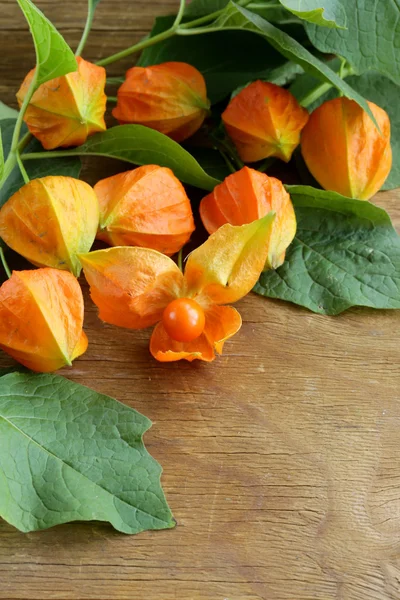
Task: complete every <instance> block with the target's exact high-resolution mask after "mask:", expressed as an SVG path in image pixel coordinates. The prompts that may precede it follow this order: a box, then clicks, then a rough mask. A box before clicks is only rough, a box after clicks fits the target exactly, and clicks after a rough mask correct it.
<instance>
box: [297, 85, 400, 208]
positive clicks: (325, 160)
mask: <svg viewBox="0 0 400 600" xmlns="http://www.w3.org/2000/svg"><path fill="white" fill-rule="evenodd" d="M368 106H369V107H370V109H371V111H372V113H373V115H374V117H375V119H376V121H377V123H378V126H379V129H380V131H379V130H378V129H377V127H376V126H375V124H374V123H373V121H372V119H371V118H370V117H369V115H368V114H367V113H366V112H365V111H364V110H363V109H362V108H361V106H359V105H358V104H357V103H356V102H354V100H349V99H348V98H345V97H341V98H335V99H333V100H328V101H327V102H324V103H323V104H321V106H319V107H318V108H317V109H316V110H314V112H313V113H312V114H311V116H310V119H309V121H308V123H307V125H306V126H305V128H304V129H303V133H302V137H301V152H302V155H303V158H304V160H305V162H306V164H307V167H308V168H309V170H310V172H311V173H312V175H313V176H314V177H315V179H316V180H317V181H318V183H319V184H320V185H321V186H322V187H323V188H324V189H326V190H333V191H335V192H338V193H339V194H342V195H343V196H348V197H349V198H358V199H359V200H368V199H369V198H371V197H372V196H373V195H374V194H376V192H377V191H378V190H379V189H380V188H381V187H382V185H383V183H384V181H385V179H386V178H387V176H388V175H389V173H390V169H391V167H392V149H391V146H390V120H389V117H388V115H387V113H386V112H385V111H384V110H383V109H382V108H380V107H379V106H377V105H376V104H373V103H372V102H368Z"/></svg>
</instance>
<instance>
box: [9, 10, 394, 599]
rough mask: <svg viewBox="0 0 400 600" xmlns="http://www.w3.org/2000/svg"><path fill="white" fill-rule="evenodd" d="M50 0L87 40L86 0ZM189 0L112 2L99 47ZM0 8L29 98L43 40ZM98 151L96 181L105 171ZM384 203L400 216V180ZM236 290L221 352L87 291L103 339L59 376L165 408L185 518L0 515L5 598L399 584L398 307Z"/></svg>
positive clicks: (97, 50) (336, 594)
mask: <svg viewBox="0 0 400 600" xmlns="http://www.w3.org/2000/svg"><path fill="white" fill-rule="evenodd" d="M36 3H37V5H38V6H39V7H40V8H42V9H43V10H44V11H45V12H46V14H47V15H48V17H49V18H50V19H52V20H53V21H54V22H55V24H56V26H57V27H59V29H60V30H61V31H62V32H63V34H64V35H65V37H66V39H67V41H68V42H70V43H71V44H73V45H74V44H75V45H76V44H77V42H78V40H79V37H80V31H81V27H82V25H83V23H84V19H85V10H86V2H84V0H79V1H78V0H76V1H75V2H59V1H56V0H37V2H36ZM177 4H178V2H177V1H173V0H169V1H164V2H162V1H159V2H157V1H154V2H147V1H144V0H143V1H140V2H139V1H135V0H103V2H102V3H100V5H99V8H98V11H97V14H96V18H95V22H94V30H93V33H92V35H91V36H90V38H89V42H88V45H87V48H86V51H85V53H84V55H85V57H87V58H88V59H93V60H95V59H99V58H100V57H101V56H105V55H108V54H111V53H112V52H115V51H117V50H120V49H123V48H125V47H126V46H128V45H130V44H132V43H134V42H135V41H136V40H138V39H140V38H141V37H142V36H143V35H144V34H145V33H147V31H148V30H149V28H150V26H151V23H152V20H153V17H154V16H155V15H156V14H162V13H168V12H172V11H173V10H174V9H176V8H177ZM0 15H1V18H0V56H1V60H0V98H1V100H3V101H4V102H6V103H11V104H13V105H14V106H15V100H14V98H15V96H14V95H15V92H16V89H17V86H18V85H19V83H20V81H21V80H22V78H23V77H24V75H25V73H26V72H27V71H28V69H30V68H31V67H32V63H33V49H32V43H31V38H30V34H29V33H28V31H27V28H26V25H25V22H24V20H23V17H22V16H21V14H20V13H19V10H18V7H17V4H16V2H14V1H13V0H1V1H0ZM131 62H132V61H131V59H126V60H125V61H123V63H122V64H121V63H119V64H117V65H113V66H112V68H111V69H110V72H111V73H112V74H120V73H122V72H123V71H124V69H125V68H127V67H129V66H130V64H131ZM90 165H91V166H90V169H89V170H86V176H87V178H88V179H89V180H91V181H95V180H96V178H98V177H100V176H103V175H104V165H105V162H104V161H101V162H96V161H93V160H92V161H91V162H90ZM375 201H376V202H377V203H378V204H379V205H380V206H382V207H383V208H385V209H386V210H387V211H388V212H389V213H390V215H391V217H392V218H393V220H394V222H395V225H396V226H397V227H398V228H399V227H400V194H399V192H397V191H396V192H386V193H382V194H379V195H378V197H376V198H375ZM237 306H238V308H239V310H240V312H241V314H242V316H243V320H244V324H243V327H242V329H241V331H240V333H239V334H238V335H237V336H235V337H234V338H233V340H231V341H229V342H228V343H227V344H226V346H225V348H226V352H225V353H224V355H223V357H221V358H219V359H218V360H216V361H215V362H214V363H213V364H210V365H209V364H200V363H192V364H188V363H183V362H181V363H177V364H169V365H168V364H167V365H166V364H160V363H157V362H156V361H155V360H154V359H153V358H151V356H150V354H149V351H148V341H149V331H140V332H134V331H126V330H122V329H117V328H114V327H111V326H108V325H103V324H102V323H101V322H100V321H99V320H98V319H97V316H96V309H95V308H94V307H93V305H92V304H91V302H90V299H89V298H88V295H87V293H86V308H87V312H86V318H85V329H86V331H87V334H88V337H89V340H90V345H89V349H88V351H87V353H86V354H85V355H84V356H83V357H82V358H81V359H79V360H77V361H76V362H75V363H74V366H73V368H72V369H68V370H67V369H65V370H63V371H62V374H63V375H65V376H66V377H69V378H71V379H73V380H74V381H77V382H79V383H82V384H85V385H88V386H91V387H93V388H94V389H96V390H97V391H99V392H104V393H106V394H110V395H112V396H114V397H116V398H118V399H119V400H121V401H122V402H125V403H127V404H129V405H130V406H132V407H134V408H136V409H137V410H139V411H141V412H143V413H144V414H145V415H147V416H148V417H149V418H150V419H152V420H153V421H154V426H153V427H152V429H151V430H150V431H149V432H148V433H147V434H146V444H147V447H148V449H149V451H150V452H151V453H152V454H153V455H154V456H155V457H156V458H157V459H158V460H159V461H160V462H161V463H162V465H163V467H164V475H163V485H164V488H165V492H166V494H167V497H168V500H169V502H170V505H171V508H172V510H173V512H174V515H175V517H176V519H177V521H178V525H177V527H176V529H174V530H168V531H161V532H148V533H143V534H140V535H138V536H132V537H129V536H125V535H121V534H119V533H117V532H115V531H113V530H112V528H111V527H109V526H107V525H101V524H95V523H84V524H79V523H77V524H69V525H64V526H59V527H56V528H54V529H52V530H48V531H43V532H38V533H31V534H22V533H19V532H18V531H17V530H15V529H14V528H13V527H11V526H9V525H7V524H6V523H4V522H1V523H0V598H1V599H13V600H17V599H18V600H28V599H29V600H31V599H32V600H33V599H35V600H36V599H38V600H46V599H91V600H102V599H104V600H109V599H115V600H128V599H129V600H311V599H313V600H339V599H340V600H396V599H398V598H400V385H399V383H400V377H399V359H400V349H399V331H400V327H399V325H400V320H399V319H400V313H398V312H390V311H379V312H378V311H374V310H366V309H353V310H349V311H347V312H346V313H344V314H342V315H340V316H338V317H325V316H321V315H314V314H312V313H311V312H309V311H307V310H305V309H301V308H299V307H295V306H292V305H290V304H286V303H283V302H279V301H270V300H266V299H264V298H261V297H258V296H256V295H250V296H248V297H247V298H246V299H245V300H243V301H241V302H240V303H239V304H238V305H237ZM0 363H1V365H2V366H3V365H4V366H5V365H7V364H9V361H8V359H7V358H5V357H4V356H2V357H1V360H0ZM0 451H1V444H0Z"/></svg>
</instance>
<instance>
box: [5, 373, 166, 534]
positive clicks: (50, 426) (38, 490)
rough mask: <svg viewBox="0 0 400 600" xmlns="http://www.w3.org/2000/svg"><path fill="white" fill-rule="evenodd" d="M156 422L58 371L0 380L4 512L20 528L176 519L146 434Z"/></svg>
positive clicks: (140, 525)
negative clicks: (86, 522)
mask: <svg viewBox="0 0 400 600" xmlns="http://www.w3.org/2000/svg"><path fill="white" fill-rule="evenodd" d="M150 426H151V421H149V419H147V418H146V417H144V416H143V415H141V414H139V413H138V412H136V411H135V410H133V409H131V408H129V407H127V406H124V405H123V404H121V403H119V402H117V401H116V400H113V399H112V398H109V397H108V396H103V395H101V394H98V393H96V392H94V391H93V390H90V389H89V388H86V387H83V386H81V385H78V384H76V383H72V382H71V381H68V380H67V379H64V378H63V377H59V376H57V375H37V374H32V373H28V374H22V373H13V374H10V375H5V376H4V377H2V379H1V384H0V438H1V452H0V482H1V494H0V515H1V516H2V517H3V519H5V520H6V521H8V522H9V523H11V524H12V525H14V526H15V527H17V528H18V529H20V530H21V531H35V530H38V529H45V528H47V527H52V526H53V525H58V524H60V523H67V522H69V521H75V520H80V521H82V520H83V521H91V520H98V521H108V522H110V523H111V524H112V525H113V527H115V528H116V529H118V530H119V531H123V532H124V533H138V532H140V531H144V530H148V529H166V528H170V527H173V526H174V521H173V518H172V515H171V512H170V510H169V507H168V505H167V502H166V500H165V497H164V494H163V491H162V488H161V486H160V475H161V467H160V465H159V464H158V463H157V462H156V461H155V460H154V459H153V458H152V457H151V456H150V454H149V453H148V452H147V450H146V448H145V446H144V444H143V440H142V436H143V434H144V433H145V431H147V430H148V429H149V427H150Z"/></svg>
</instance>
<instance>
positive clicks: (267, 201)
mask: <svg viewBox="0 0 400 600" xmlns="http://www.w3.org/2000/svg"><path fill="white" fill-rule="evenodd" d="M271 210H272V211H274V212H275V220H274V222H273V224H272V227H271V229H270V236H269V239H268V240H267V246H268V256H267V260H266V262H265V269H277V268H278V267H279V266H280V265H281V264H282V263H283V262H284V260H285V253H286V249H287V247H288V246H289V244H290V243H291V242H292V241H293V238H294V236H295V233H296V215H295V212H294V209H293V205H292V201H291V199H290V196H289V194H288V193H287V191H286V190H285V188H284V186H283V184H282V182H281V181H279V179H275V177H269V176H268V175H266V174H265V173H260V172H259V171H256V170H255V169H250V168H249V167H243V169H240V171H237V172H236V173H233V174H232V175H228V177H227V178H226V179H225V180H224V181H223V182H222V183H220V184H219V185H217V186H216V188H214V191H213V192H211V194H208V196H206V197H205V198H203V200H202V201H201V203H200V216H201V220H202V221H203V224H204V227H205V228H206V229H207V231H208V233H214V231H216V230H217V229H218V228H219V227H221V226H222V225H224V224H225V223H230V224H231V225H244V224H245V223H251V222H252V221H254V220H255V219H260V218H261V217H264V216H265V215H267V214H268V213H269V212H270V211H271Z"/></svg>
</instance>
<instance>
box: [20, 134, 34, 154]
mask: <svg viewBox="0 0 400 600" xmlns="http://www.w3.org/2000/svg"><path fill="white" fill-rule="evenodd" d="M32 137H33V135H32V134H31V133H30V132H29V131H28V132H27V133H26V134H25V135H24V137H23V138H21V139H20V141H19V143H18V152H20V153H21V152H23V150H25V148H26V147H27V145H28V144H29V142H30V141H31V139H32Z"/></svg>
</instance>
